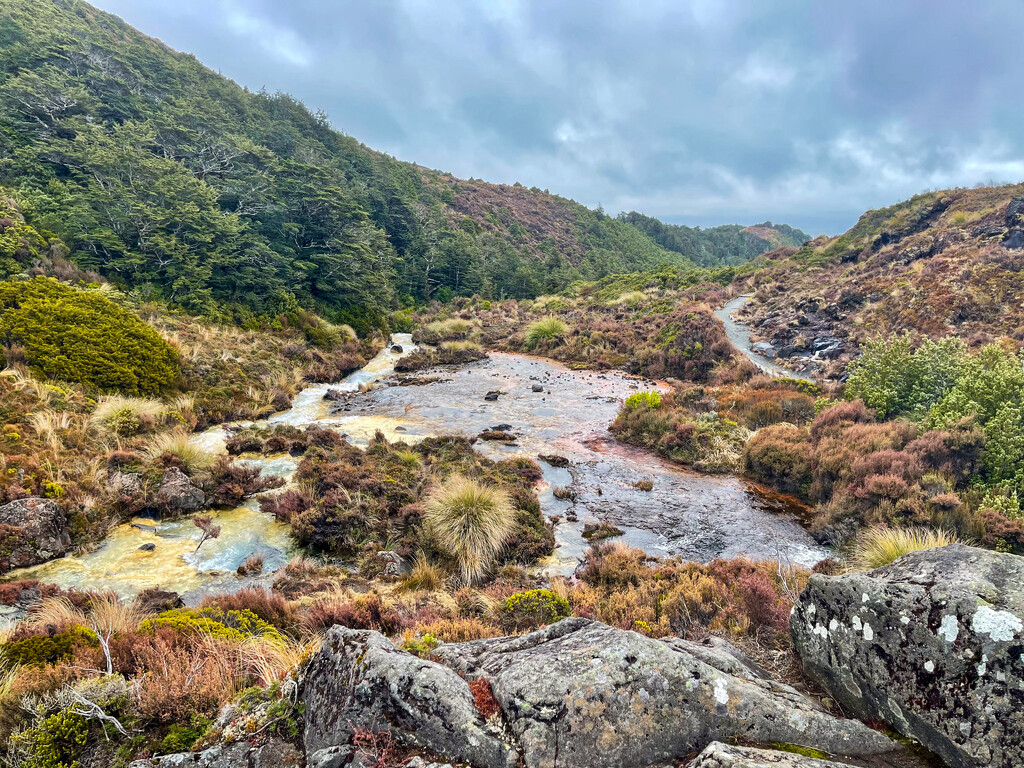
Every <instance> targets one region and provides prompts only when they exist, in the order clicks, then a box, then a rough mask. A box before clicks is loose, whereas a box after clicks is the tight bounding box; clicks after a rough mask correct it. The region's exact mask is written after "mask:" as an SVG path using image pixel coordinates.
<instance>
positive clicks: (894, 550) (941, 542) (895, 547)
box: [848, 526, 958, 571]
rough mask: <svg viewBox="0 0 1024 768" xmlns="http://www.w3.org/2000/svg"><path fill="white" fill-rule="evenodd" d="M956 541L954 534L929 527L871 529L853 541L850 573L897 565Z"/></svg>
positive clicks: (849, 566)
mask: <svg viewBox="0 0 1024 768" xmlns="http://www.w3.org/2000/svg"><path fill="white" fill-rule="evenodd" d="M957 541H958V539H957V538H956V536H954V535H953V534H951V533H948V532H946V531H941V530H940V531H935V530H931V529H928V528H885V527H881V526H879V527H875V528H868V529H867V530H865V531H863V532H861V534H860V535H859V536H858V537H857V540H856V541H855V542H854V545H853V547H852V548H851V551H850V557H849V565H848V568H849V570H851V571H870V570H873V569H875V568H881V567H882V566H883V565H888V564H889V563H892V562H895V561H896V560H898V559H899V558H901V557H903V556H904V555H906V554H909V553H910V552H918V551H920V550H923V549H936V548H938V547H945V546H948V545H950V544H955V543H957Z"/></svg>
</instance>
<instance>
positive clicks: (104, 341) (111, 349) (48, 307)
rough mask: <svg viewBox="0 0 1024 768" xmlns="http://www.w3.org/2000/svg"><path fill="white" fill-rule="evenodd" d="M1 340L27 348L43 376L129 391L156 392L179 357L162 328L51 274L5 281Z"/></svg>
mask: <svg viewBox="0 0 1024 768" xmlns="http://www.w3.org/2000/svg"><path fill="white" fill-rule="evenodd" d="M0 342H2V343H3V344H4V346H7V347H10V346H11V345H14V344H17V345H19V346H20V347H21V348H22V349H23V354H24V355H25V359H26V361H27V362H28V364H29V367H30V368H31V369H32V370H33V372H35V373H36V374H37V375H40V376H45V377H46V378H49V379H57V380H60V381H70V382H75V383H78V384H83V385H85V386H89V387H95V388H96V389H99V390H101V391H104V392H121V393H124V394H128V395H139V394H156V393H158V392H160V391H161V390H163V389H166V388H167V387H168V386H169V385H170V384H171V383H172V382H173V381H174V379H175V378H176V377H177V375H178V356H177V353H176V352H175V351H174V349H173V347H171V346H170V345H169V344H168V343H167V342H166V341H164V340H163V339H162V338H161V337H160V334H159V333H157V332H156V330H155V329H153V328H152V327H150V326H148V325H146V324H145V323H143V322H142V321H141V320H140V319H139V318H138V317H137V316H136V315H134V314H133V313H131V312H129V311H128V310H126V309H123V308H122V307H120V306H118V305H117V304H115V303H114V302H112V301H111V300H110V299H108V298H107V297H106V296H103V295H102V294H101V293H99V292H98V291H92V290H78V289H75V288H69V287H68V286H66V285H62V284H61V283H59V282H57V281H56V280H54V279H52V278H43V277H40V278H36V279H34V280H29V281H25V282H20V283H0Z"/></svg>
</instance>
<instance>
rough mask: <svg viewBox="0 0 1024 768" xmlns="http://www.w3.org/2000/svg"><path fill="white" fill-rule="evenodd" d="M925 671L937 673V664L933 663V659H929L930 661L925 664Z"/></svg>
mask: <svg viewBox="0 0 1024 768" xmlns="http://www.w3.org/2000/svg"><path fill="white" fill-rule="evenodd" d="M924 671H925V672H934V671H935V662H934V661H932V660H931V659H928V661H926V662H925V663H924Z"/></svg>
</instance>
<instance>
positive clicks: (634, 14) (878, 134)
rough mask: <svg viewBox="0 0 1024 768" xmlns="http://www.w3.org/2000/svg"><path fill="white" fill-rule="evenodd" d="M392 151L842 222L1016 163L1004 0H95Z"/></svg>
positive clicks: (562, 187) (655, 198)
mask: <svg viewBox="0 0 1024 768" xmlns="http://www.w3.org/2000/svg"><path fill="white" fill-rule="evenodd" d="M98 4H99V5H100V6H101V7H103V8H104V9H105V10H109V11H112V12H114V13H117V14H119V15H121V16H123V17H124V18H125V19H126V20H127V21H128V22H129V23H131V24H133V25H135V26H136V27H138V28H140V29H141V30H142V31H144V32H146V33H148V34H150V35H153V36H155V37H159V38H161V39H162V40H163V41H164V42H166V43H167V44H168V45H170V46H172V47H174V48H176V49H178V50H183V51H189V52H192V53H194V54H195V55H196V56H198V57H199V58H200V59H201V60H202V61H203V62H205V63H206V64H207V65H209V66H210V67H212V68H213V69H217V70H219V71H221V72H223V73H224V74H225V75H228V76H229V77H232V78H234V79H235V80H237V81H238V82H239V83H242V84H244V85H247V86H249V87H250V88H260V87H264V86H265V87H267V88H268V89H270V90H284V91H288V92H290V93H293V94H294V95H296V96H298V97H299V98H301V99H303V101H305V102H306V103H307V104H308V105H309V106H310V107H311V108H314V109H319V108H322V109H324V110H325V111H326V112H327V113H328V115H329V116H330V118H331V120H332V122H333V123H334V125H335V126H336V127H337V128H339V129H340V130H343V131H345V132H346V133H348V134H350V135H353V136H355V137H357V138H358V139H360V140H361V141H363V142H365V143H367V144H368V145H370V146H372V147H375V148H377V149H381V150H383V151H386V152H389V153H390V154H393V155H395V156H397V157H399V158H402V159H405V160H412V161H415V162H419V163H422V164H424V165H428V166H431V167H434V168H440V169H443V170H448V171H452V172H453V173H456V174H457V175H460V176H467V177H468V176H474V177H477V178H484V179H488V180H492V181H503V182H512V181H520V182H522V183H524V184H526V185H528V186H539V187H544V188H549V189H551V190H552V191H553V192H558V193H560V194H563V195H566V196H569V197H573V198H575V199H577V200H580V201H581V202H583V203H586V204H588V205H596V204H598V203H601V204H603V205H604V207H605V209H606V210H608V211H610V212H615V211H619V210H629V209H637V210H641V211H643V212H645V213H648V214H651V215H655V216H660V217H662V218H665V219H668V220H672V221H680V222H686V223H700V224H712V223H722V222H729V221H740V222H753V221H754V220H763V219H766V218H771V219H773V220H776V221H785V222H789V223H792V224H795V225H798V226H802V227H804V228H805V229H808V230H811V231H814V232H818V231H837V230H841V229H845V228H846V227H848V226H850V225H851V224H852V223H853V221H854V220H855V218H856V216H857V215H858V214H859V213H860V212H862V211H863V210H864V209H866V208H870V207H878V206H881V205H886V204H890V203H893V202H896V201H898V200H900V199H902V198H905V197H907V196H909V195H911V194H914V193H916V192H920V191H922V190H924V189H928V188H936V187H947V186H955V185H972V184H975V183H978V182H985V181H1000V182H1001V181H1019V180H1021V179H1024V132H1022V131H1021V130H1020V127H1021V125H1022V118H1024V100H1022V99H1021V98H1020V97H1019V92H1020V90H1019V89H1020V77H1021V72H1022V71H1024V66H1022V65H1024V46H1022V45H1021V44H1020V38H1021V35H1022V33H1024V3H1022V2H1020V0H975V2H973V3H969V4H964V3H961V2H957V3H953V2H951V0H928V1H927V2H926V1H924V0H885V1H883V0H858V1H857V2H853V3H838V2H820V0H818V1H817V2H815V1H814V0H806V1H805V2H797V1H796V0H791V1H786V0H778V1H776V2H769V1H768V0H745V1H743V2H741V1H740V0H664V1H661V0H652V1H650V2H644V1H642V0H632V2H625V1H623V2H597V0H559V2H550V1H549V0H536V1H535V2H526V1H525V0H523V1H519V0H477V2H470V0H451V1H450V2H449V1H448V0H358V2H356V1H348V0H345V1H339V2H330V1H329V0H289V1H288V2H282V1H281V0H177V1H176V2H168V1H167V0H99V3H98Z"/></svg>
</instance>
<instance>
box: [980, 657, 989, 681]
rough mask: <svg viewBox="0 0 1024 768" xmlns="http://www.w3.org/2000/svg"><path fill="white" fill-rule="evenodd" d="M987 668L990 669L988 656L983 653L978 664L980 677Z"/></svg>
mask: <svg viewBox="0 0 1024 768" xmlns="http://www.w3.org/2000/svg"><path fill="white" fill-rule="evenodd" d="M986 669H988V656H987V655H986V654H984V653H983V654H982V655H981V664H979V665H978V677H984V676H985V670H986Z"/></svg>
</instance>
